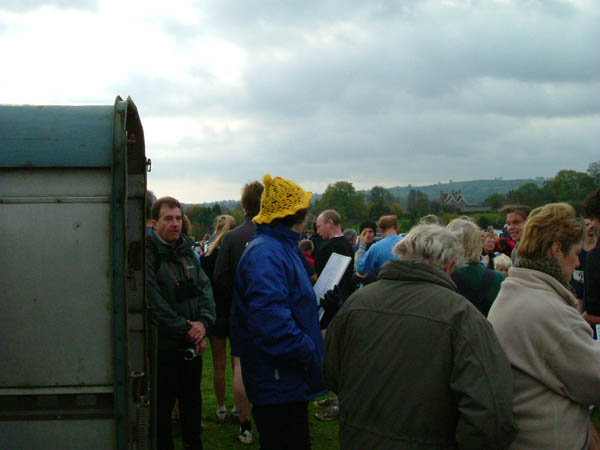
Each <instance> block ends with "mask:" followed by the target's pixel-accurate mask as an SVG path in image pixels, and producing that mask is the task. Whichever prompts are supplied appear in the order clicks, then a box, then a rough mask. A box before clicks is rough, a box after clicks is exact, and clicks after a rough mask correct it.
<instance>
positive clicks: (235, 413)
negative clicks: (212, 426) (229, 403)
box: [231, 405, 240, 423]
mask: <svg viewBox="0 0 600 450" xmlns="http://www.w3.org/2000/svg"><path fill="white" fill-rule="evenodd" d="M231 421H232V422H233V423H240V413H239V412H238V410H237V408H236V407H235V405H234V406H233V408H231Z"/></svg>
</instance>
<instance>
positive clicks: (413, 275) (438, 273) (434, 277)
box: [377, 260, 456, 291]
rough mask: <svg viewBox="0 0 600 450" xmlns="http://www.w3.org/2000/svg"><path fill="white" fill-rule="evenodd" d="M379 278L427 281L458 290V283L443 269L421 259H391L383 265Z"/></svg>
mask: <svg viewBox="0 0 600 450" xmlns="http://www.w3.org/2000/svg"><path fill="white" fill-rule="evenodd" d="M377 279H379V280H398V281H427V282H429V283H434V284H437V285H439V286H442V287H445V288H448V289H450V290H452V291H456V284H455V283H454V281H452V278H450V275H448V274H446V273H445V272H444V271H443V270H441V269H438V268H437V267H434V266H432V265H430V264H427V263H424V262H420V261H406V260H403V261H398V260H390V261H388V262H387V263H385V264H384V265H383V267H382V268H381V270H380V271H379V275H378V276H377Z"/></svg>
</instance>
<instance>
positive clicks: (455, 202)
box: [440, 191, 467, 211]
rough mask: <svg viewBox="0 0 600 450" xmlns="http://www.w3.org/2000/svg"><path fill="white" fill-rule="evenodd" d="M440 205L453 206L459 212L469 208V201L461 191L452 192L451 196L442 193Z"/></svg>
mask: <svg viewBox="0 0 600 450" xmlns="http://www.w3.org/2000/svg"><path fill="white" fill-rule="evenodd" d="M440 205H442V206H444V205H447V206H453V207H455V208H456V209H458V210H459V211H462V210H463V209H465V208H466V206H467V201H466V200H465V198H464V197H463V195H462V194H461V193H460V191H458V192H455V191H452V192H451V193H450V194H445V193H443V192H440Z"/></svg>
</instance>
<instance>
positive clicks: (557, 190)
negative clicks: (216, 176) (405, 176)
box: [185, 161, 600, 240]
mask: <svg viewBox="0 0 600 450" xmlns="http://www.w3.org/2000/svg"><path fill="white" fill-rule="evenodd" d="M599 185H600V161H597V162H593V163H591V164H590V165H589V167H588V170H587V173H586V172H577V171H575V170H561V171H559V172H558V173H557V174H556V176H555V177H554V178H551V179H549V180H546V181H545V182H544V184H543V185H541V186H539V185H538V184H536V183H526V184H523V185H522V186H521V187H519V188H518V189H516V190H511V191H510V192H508V193H507V194H499V193H495V194H492V195H490V196H489V197H487V198H486V199H485V201H484V203H485V204H486V205H487V206H488V207H489V208H490V209H491V210H492V211H498V210H499V209H500V208H502V206H504V205H506V204H509V203H514V204H524V205H528V206H531V207H537V206H541V205H543V204H546V203H551V202H567V203H570V204H571V205H573V207H575V209H576V210H577V211H580V210H581V206H582V204H583V200H584V199H585V197H586V196H587V195H588V194H589V193H590V192H591V191H592V190H593V189H595V188H597V187H598V186H599ZM402 203H404V204H405V205H406V207H403V206H402ZM326 209H335V210H336V211H337V212H339V213H340V215H341V216H342V218H343V220H344V223H343V225H344V227H354V228H357V227H358V225H359V224H360V223H361V222H363V221H365V220H367V219H368V220H372V221H377V219H379V218H380V217H381V216H384V215H388V214H395V215H397V216H398V218H399V221H400V228H401V231H407V230H408V229H409V228H410V227H411V226H413V225H414V224H415V223H416V222H417V221H418V220H419V218H421V217H423V216H426V215H428V214H435V215H437V216H439V217H440V218H441V220H442V222H444V223H447V222H449V221H450V220H451V219H453V218H454V217H456V216H457V215H458V214H459V213H460V211H458V210H457V209H456V207H454V206H451V205H443V204H440V202H439V201H438V200H431V199H430V198H429V197H427V195H426V194H424V193H423V192H421V191H419V190H418V189H414V188H413V189H410V191H409V192H408V196H407V198H401V197H400V196H394V195H393V194H392V193H391V192H390V191H389V190H388V189H386V188H384V187H382V186H373V187H372V188H371V190H370V191H368V192H367V193H366V194H365V193H362V192H357V191H356V189H355V188H354V186H353V184H352V183H351V182H349V181H337V182H335V183H332V184H330V185H328V186H327V189H326V190H325V192H324V193H323V195H322V196H321V197H320V198H319V200H317V201H316V202H315V203H314V204H313V206H312V208H311V214H310V217H311V219H312V221H314V220H315V218H316V217H317V215H318V214H319V213H321V212H322V211H324V210H326ZM185 212H186V214H187V216H188V217H189V219H190V221H191V222H192V231H191V234H192V235H193V236H194V237H195V238H196V239H197V240H201V239H202V237H203V236H204V235H205V234H207V233H208V234H210V233H211V232H212V231H213V229H214V224H215V220H216V218H217V217H218V216H219V215H221V214H230V215H232V216H233V217H235V219H236V221H237V223H238V225H239V224H240V223H242V221H243V220H244V213H243V211H242V209H241V207H240V206H239V204H238V205H237V206H236V207H235V208H233V209H228V208H224V207H221V206H220V205H219V204H218V203H215V204H214V205H213V206H210V207H209V206H192V207H190V208H188V209H187V210H186V211H185ZM473 215H474V217H475V219H476V221H477V223H478V225H479V226H481V227H487V226H489V225H492V226H494V227H496V228H500V227H502V225H503V224H504V219H505V218H504V217H502V216H501V215H500V214H498V213H497V212H496V213H493V212H492V213H476V214H473ZM311 225H312V224H309V226H311Z"/></svg>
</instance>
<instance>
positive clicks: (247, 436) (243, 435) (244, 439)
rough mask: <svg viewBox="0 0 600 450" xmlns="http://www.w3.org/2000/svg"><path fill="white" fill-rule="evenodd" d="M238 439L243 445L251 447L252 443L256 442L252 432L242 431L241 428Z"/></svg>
mask: <svg viewBox="0 0 600 450" xmlns="http://www.w3.org/2000/svg"><path fill="white" fill-rule="evenodd" d="M237 439H238V441H240V442H241V443H242V444H246V445H250V444H252V442H254V438H253V437H252V431H250V430H243V431H242V428H241V427H240V429H239V430H238V432H237Z"/></svg>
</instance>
